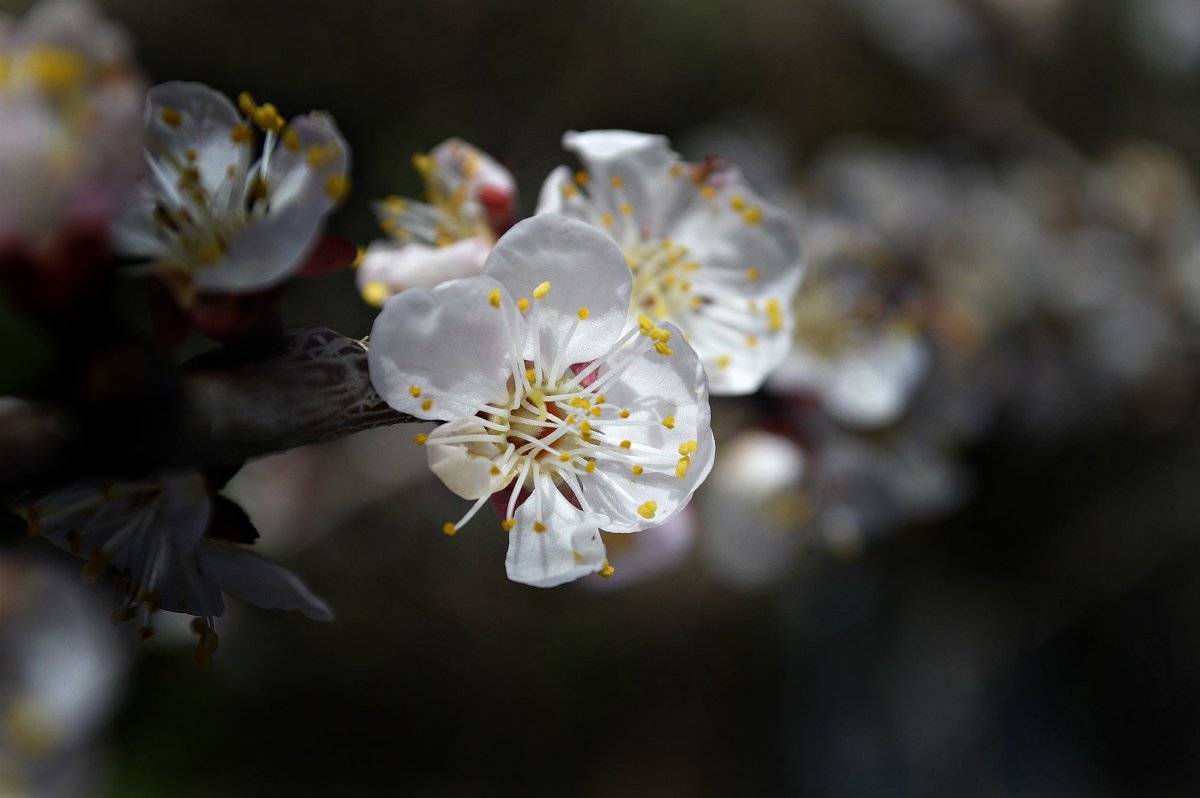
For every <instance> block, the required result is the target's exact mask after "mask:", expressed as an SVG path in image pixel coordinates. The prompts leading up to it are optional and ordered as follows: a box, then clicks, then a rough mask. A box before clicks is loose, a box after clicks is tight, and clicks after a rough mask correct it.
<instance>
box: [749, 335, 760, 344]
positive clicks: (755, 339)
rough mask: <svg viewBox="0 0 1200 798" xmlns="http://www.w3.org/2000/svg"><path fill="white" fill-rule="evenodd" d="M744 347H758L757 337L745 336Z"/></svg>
mask: <svg viewBox="0 0 1200 798" xmlns="http://www.w3.org/2000/svg"><path fill="white" fill-rule="evenodd" d="M746 345H747V346H758V336H757V335H747V336H746Z"/></svg>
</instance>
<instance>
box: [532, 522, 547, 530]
mask: <svg viewBox="0 0 1200 798" xmlns="http://www.w3.org/2000/svg"><path fill="white" fill-rule="evenodd" d="M533 531H534V532H545V531H546V525H545V524H543V523H542V522H541V521H534V522H533Z"/></svg>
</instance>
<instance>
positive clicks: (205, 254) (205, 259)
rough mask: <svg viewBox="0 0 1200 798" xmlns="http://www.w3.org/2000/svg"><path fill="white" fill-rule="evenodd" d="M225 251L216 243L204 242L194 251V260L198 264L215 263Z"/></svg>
mask: <svg viewBox="0 0 1200 798" xmlns="http://www.w3.org/2000/svg"><path fill="white" fill-rule="evenodd" d="M224 254H225V251H224V250H223V249H222V248H221V245H220V243H219V242H217V241H206V242H204V243H203V244H201V245H200V246H199V247H198V248H197V249H196V260H198V261H199V262H200V263H204V264H209V263H215V262H217V261H218V260H220V259H221V256H222V255H224Z"/></svg>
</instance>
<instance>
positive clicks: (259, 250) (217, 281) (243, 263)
mask: <svg viewBox="0 0 1200 798" xmlns="http://www.w3.org/2000/svg"><path fill="white" fill-rule="evenodd" d="M288 127H289V128H290V129H291V130H292V131H293V132H294V133H295V135H296V137H297V139H298V140H299V142H300V146H299V147H298V148H297V149H296V150H295V151H293V150H291V149H289V148H288V147H286V146H279V147H276V148H275V151H274V152H273V153H272V154H271V158H270V168H269V169H268V173H267V183H268V186H269V187H270V190H271V192H272V194H271V208H270V210H269V211H268V212H267V214H266V215H265V216H262V217H252V219H251V222H250V223H249V224H248V225H247V226H246V227H245V228H243V229H242V230H240V231H239V232H237V233H236V234H234V235H233V236H231V237H230V240H229V246H228V249H227V251H226V253H225V257H224V258H223V259H222V260H221V261H219V262H218V263H216V264H214V265H213V266H211V267H208V268H204V269H201V270H199V271H197V272H196V274H195V276H194V278H193V279H194V281H195V283H196V285H197V286H198V287H199V288H201V289H207V290H216V291H235V292H236V291H252V290H256V289H260V288H267V287H270V286H272V285H275V284H277V283H279V282H281V281H282V280H284V279H286V278H287V277H288V276H289V275H291V274H292V273H294V272H295V271H296V269H298V268H299V267H300V266H301V265H302V263H303V261H304V257H305V256H306V255H307V254H308V252H309V250H310V249H311V248H312V246H313V244H314V243H316V240H317V236H318V235H319V234H320V232H321V229H322V226H323V222H324V218H325V215H326V214H328V213H329V211H331V210H332V209H333V206H334V205H335V203H336V201H337V199H339V198H340V195H339V194H338V193H337V192H334V191H331V187H330V183H329V181H330V180H336V179H340V178H344V177H345V174H346V169H347V167H348V163H349V155H348V151H347V148H346V143H345V141H344V140H343V139H342V136H341V134H340V133H339V132H338V130H337V128H336V127H335V126H334V124H333V122H332V120H330V119H329V118H328V117H326V116H324V115H322V114H317V113H313V114H308V115H307V116H303V117H298V118H296V119H293V120H292V121H291V122H290V123H289V124H288ZM313 147H323V148H327V149H326V152H328V155H327V156H326V157H325V158H324V159H323V160H321V161H320V162H319V165H318V166H313V165H311V164H310V163H309V162H308V156H307V153H308V152H309V151H310V149H311V148H313Z"/></svg>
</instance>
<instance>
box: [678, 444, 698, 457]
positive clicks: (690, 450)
mask: <svg viewBox="0 0 1200 798" xmlns="http://www.w3.org/2000/svg"><path fill="white" fill-rule="evenodd" d="M695 451H696V441H686V442H684V443H681V444H679V453H680V454H681V455H684V456H687V455H689V454H694V453H695Z"/></svg>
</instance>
